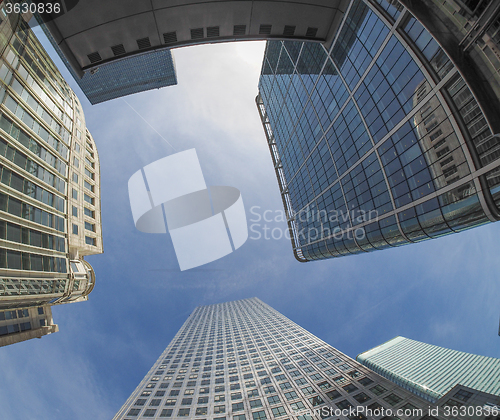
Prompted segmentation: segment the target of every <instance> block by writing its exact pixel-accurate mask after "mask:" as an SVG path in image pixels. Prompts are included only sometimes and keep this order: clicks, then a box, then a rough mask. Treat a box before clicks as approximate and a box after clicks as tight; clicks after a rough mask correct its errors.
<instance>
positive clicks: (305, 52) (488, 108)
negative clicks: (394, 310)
mask: <svg viewBox="0 0 500 420" xmlns="http://www.w3.org/2000/svg"><path fill="white" fill-rule="evenodd" d="M431 2H432V1H431ZM416 3H418V2H413V3H412V5H413V4H416ZM434 3H442V2H439V1H436V2H434ZM403 4H406V2H404V1H402V2H398V1H390V2H389V1H386V0H377V1H375V0H364V1H363V0H353V1H351V2H350V4H349V8H348V9H347V11H346V17H345V19H344V20H343V22H342V24H341V26H340V28H339V30H338V31H337V32H336V35H335V37H334V40H333V42H332V45H331V47H330V48H328V47H325V45H322V44H312V43H302V42H290V41H269V42H268V44H267V48H266V53H265V58H264V61H263V67H262V73H261V79H260V83H259V96H258V97H257V106H258V109H259V112H260V115H261V119H262V123H263V126H264V130H265V133H266V136H267V139H268V143H269V148H270V151H271V156H272V161H273V165H274V167H275V170H276V175H277V179H278V183H279V186H280V190H281V194H282V197H283V203H284V206H285V209H286V211H287V216H288V221H289V228H290V232H291V235H290V236H291V238H292V246H293V249H294V254H295V257H296V258H297V259H298V260H300V261H311V260H316V259H324V258H332V257H339V256H344V255H350V254H358V253H364V252H370V251H373V250H377V249H384V248H390V247H396V246H400V245H404V244H409V243H414V242H419V241H422V240H425V239H429V238H437V237H440V236H442V235H446V234H449V233H453V232H460V231H462V230H464V229H469V228H471V227H475V226H479V225H482V224H485V223H489V222H494V221H497V220H498V219H499V217H500V211H499V203H500V202H499V199H500V187H499V185H500V177H499V174H500V169H499V168H500V161H498V157H499V156H500V155H499V153H500V152H499V151H500V143H499V137H498V136H497V134H496V133H499V132H500V131H499V129H500V127H499V126H498V124H499V122H500V119H498V117H497V115H498V112H499V110H500V107H499V106H498V103H499V101H498V97H497V96H496V95H492V94H491V92H494V89H493V88H491V87H490V85H491V84H498V81H497V80H498V78H497V76H498V75H497V74H496V73H495V72H490V73H489V74H488V75H486V73H484V72H483V70H484V68H483V67H481V66H480V65H479V64H478V65H474V63H475V61H474V59H477V60H479V58H477V57H471V54H469V53H468V52H464V53H463V54H462V56H461V58H457V57H456V54H455V53H454V48H455V47H456V48H458V45H459V43H460V40H459V39H457V40H454V39H452V38H450V37H448V38H447V40H448V42H446V43H445V42H441V40H440V39H439V37H438V36H436V37H435V36H434V34H433V33H431V32H430V30H429V29H427V28H430V29H432V30H435V31H438V29H436V28H438V25H437V24H434V25H431V24H430V23H433V22H434V21H435V20H437V19H436V17H434V18H428V19H427V20H422V18H421V17H419V16H420V15H419V14H417V13H415V14H414V10H413V7H412V8H406V7H405V6H404V5H403ZM419 4H420V3H419ZM415 7H416V6H415ZM417 12H419V13H420V8H418V7H417ZM438 17H439V16H438ZM443 19H444V18H443ZM448 32H449V31H448ZM471 48H472V47H471ZM474 48H476V47H474ZM474 48H473V49H474ZM474 51H475V50H474ZM483 56H484V54H483ZM471 63H472V64H471ZM484 71H486V70H484ZM485 90H486V91H488V92H490V93H489V94H488V95H486V94H485V93H484V91H485Z"/></svg>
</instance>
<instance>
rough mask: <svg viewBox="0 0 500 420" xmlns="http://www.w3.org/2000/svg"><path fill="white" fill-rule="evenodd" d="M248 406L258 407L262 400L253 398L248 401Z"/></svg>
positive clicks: (260, 405)
mask: <svg viewBox="0 0 500 420" xmlns="http://www.w3.org/2000/svg"><path fill="white" fill-rule="evenodd" d="M250 407H251V408H259V407H262V401H261V400H253V401H250Z"/></svg>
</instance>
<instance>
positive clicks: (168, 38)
mask: <svg viewBox="0 0 500 420" xmlns="http://www.w3.org/2000/svg"><path fill="white" fill-rule="evenodd" d="M163 41H165V44H171V43H173V42H177V32H166V33H164V34H163Z"/></svg>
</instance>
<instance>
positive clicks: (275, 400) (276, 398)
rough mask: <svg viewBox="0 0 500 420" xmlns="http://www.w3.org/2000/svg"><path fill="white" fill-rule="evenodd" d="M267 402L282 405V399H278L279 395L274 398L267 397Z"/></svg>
mask: <svg viewBox="0 0 500 420" xmlns="http://www.w3.org/2000/svg"><path fill="white" fill-rule="evenodd" d="M267 401H268V402H269V404H278V403H280V402H281V401H280V397H278V396H277V395H273V396H272V397H267Z"/></svg>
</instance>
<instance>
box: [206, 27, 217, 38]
mask: <svg viewBox="0 0 500 420" xmlns="http://www.w3.org/2000/svg"><path fill="white" fill-rule="evenodd" d="M216 36H219V27H218V26H209V27H208V28H207V38H213V37H216Z"/></svg>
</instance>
